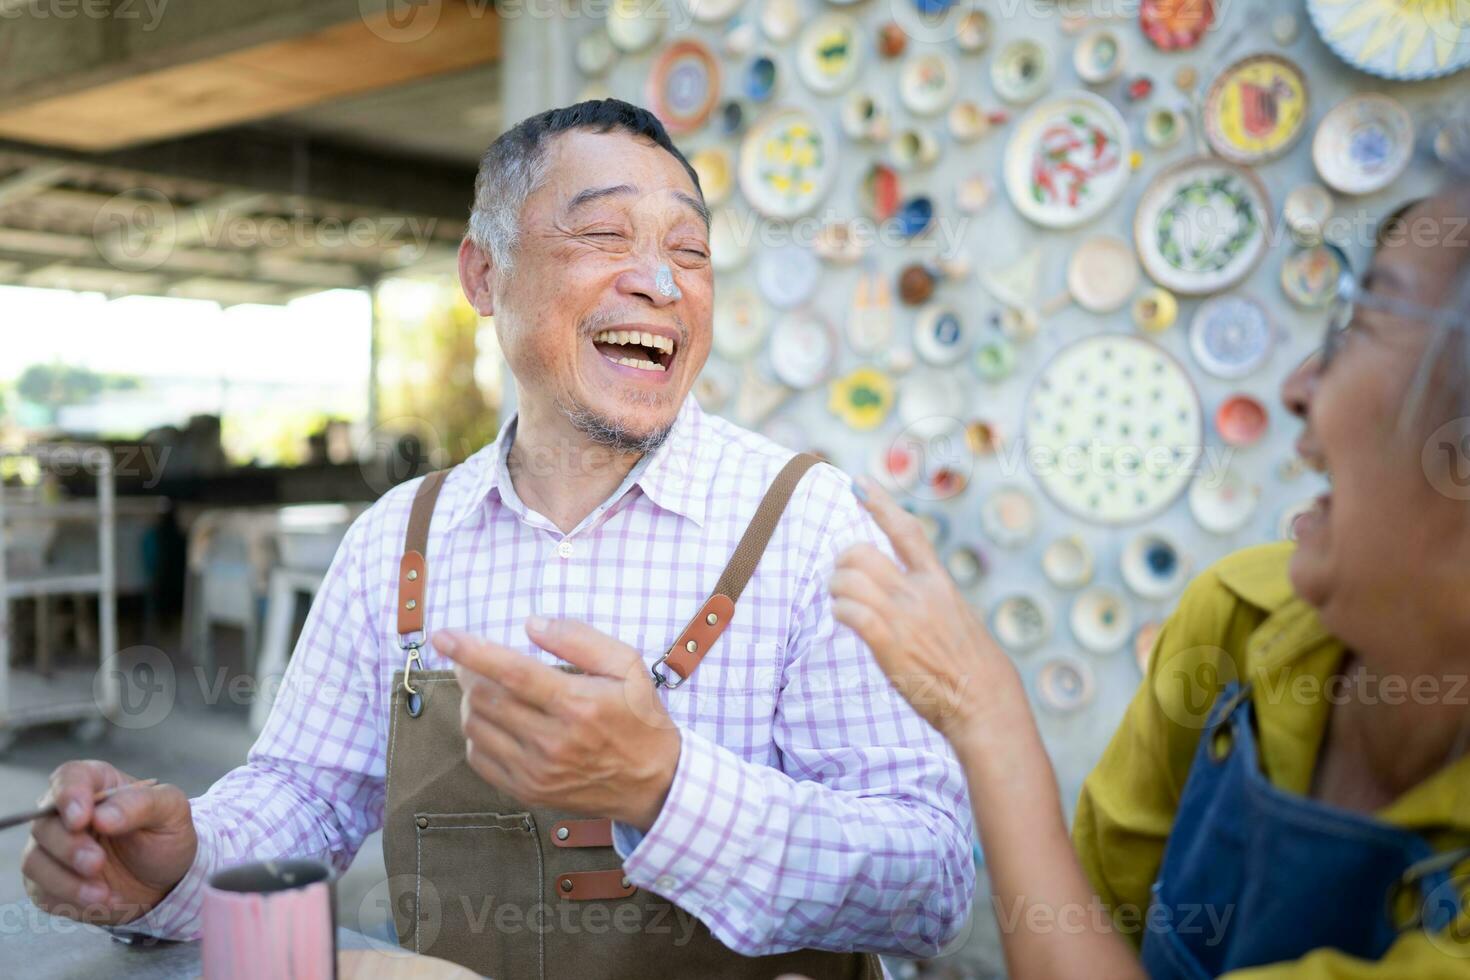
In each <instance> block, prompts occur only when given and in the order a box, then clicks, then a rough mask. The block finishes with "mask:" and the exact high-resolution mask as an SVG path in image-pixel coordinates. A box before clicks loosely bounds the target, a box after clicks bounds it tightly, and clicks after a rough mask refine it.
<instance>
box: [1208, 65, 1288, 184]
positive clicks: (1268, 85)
mask: <svg viewBox="0 0 1470 980" xmlns="http://www.w3.org/2000/svg"><path fill="white" fill-rule="evenodd" d="M1307 111H1308V103H1307V78H1306V75H1304V74H1303V73H1302V70H1301V69H1300V68H1298V67H1297V66H1296V65H1295V64H1294V63H1292V62H1290V61H1288V60H1287V59H1285V58H1283V57H1280V56H1279V55H1274V54H1257V55H1251V56H1250V57H1247V58H1242V59H1241V60H1239V61H1237V62H1236V63H1235V64H1233V65H1231V66H1230V67H1228V68H1226V69H1225V70H1224V71H1222V72H1221V73H1220V75H1219V76H1218V77H1217V78H1216V79H1215V80H1214V82H1212V83H1211V84H1210V88H1209V91H1208V92H1207V93H1206V94H1205V102H1204V107H1203V109H1202V110H1201V112H1202V115H1203V120H1204V131H1205V138H1206V139H1207V140H1209V143H1210V147H1211V148H1212V149H1213V150H1214V151H1215V152H1216V153H1218V154H1220V156H1222V157H1224V158H1225V159H1226V160H1230V161H1232V162H1234V163H1244V164H1256V163H1264V162H1265V161H1267V160H1274V159H1275V158H1277V157H1279V156H1281V155H1282V154H1283V153H1285V152H1286V151H1287V150H1289V149H1291V147H1292V145H1293V144H1295V143H1296V141H1297V139H1298V138H1299V137H1300V136H1301V135H1302V133H1303V131H1305V129H1306V126H1307V118H1308V117H1307Z"/></svg>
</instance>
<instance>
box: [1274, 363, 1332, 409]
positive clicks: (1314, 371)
mask: <svg viewBox="0 0 1470 980" xmlns="http://www.w3.org/2000/svg"><path fill="white" fill-rule="evenodd" d="M1321 371H1322V354H1321V352H1320V351H1318V352H1316V353H1313V354H1312V355H1311V356H1309V357H1308V358H1307V359H1306V360H1304V361H1302V362H1301V363H1300V364H1298V365H1297V366H1296V368H1295V369H1294V370H1293V371H1292V372H1291V373H1290V374H1288V375H1287V376H1286V380H1285V381H1284V382H1282V384H1281V403H1282V404H1283V405H1285V406H1286V410H1287V411H1288V412H1290V413H1291V414H1293V415H1295V416H1296V417H1297V418H1299V419H1305V418H1306V417H1307V409H1308V408H1310V407H1311V403H1312V395H1313V394H1314V393H1315V392H1316V390H1317V376H1318V375H1319V374H1320V373H1321Z"/></svg>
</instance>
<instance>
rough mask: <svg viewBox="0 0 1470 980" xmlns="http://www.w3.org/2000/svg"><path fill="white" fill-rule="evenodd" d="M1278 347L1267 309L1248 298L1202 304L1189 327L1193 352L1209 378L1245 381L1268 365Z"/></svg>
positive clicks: (1234, 297) (1242, 297)
mask: <svg viewBox="0 0 1470 980" xmlns="http://www.w3.org/2000/svg"><path fill="white" fill-rule="evenodd" d="M1275 346H1276V338H1275V333H1274V331H1273V330H1272V328H1271V318H1270V316H1269V315H1267V313H1266V308H1265V307H1264V306H1262V305H1261V304H1260V303H1258V302H1256V301H1255V300H1253V299H1251V298H1249V297H1247V296H1216V297H1215V298H1213V299H1210V300H1206V301H1205V302H1203V303H1201V304H1200V306H1199V309H1197V310H1195V313H1194V320H1193V321H1191V322H1190V325H1189V349H1190V352H1191V353H1193V354H1194V359H1195V361H1196V362H1197V363H1198V364H1199V366H1200V367H1201V368H1203V369H1204V371H1205V373H1206V374H1209V375H1212V376H1214V377H1216V378H1227V379H1235V378H1243V377H1245V376H1246V375H1248V374H1253V373H1254V372H1256V371H1257V370H1259V369H1260V367H1261V366H1262V365H1263V364H1265V363H1266V361H1267V359H1268V358H1270V356H1271V351H1272V349H1273V348H1275Z"/></svg>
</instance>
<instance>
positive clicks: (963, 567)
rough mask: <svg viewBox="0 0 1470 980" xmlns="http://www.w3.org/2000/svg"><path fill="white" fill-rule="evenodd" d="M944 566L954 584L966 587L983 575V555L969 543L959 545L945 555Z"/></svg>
mask: <svg viewBox="0 0 1470 980" xmlns="http://www.w3.org/2000/svg"><path fill="white" fill-rule="evenodd" d="M944 567H945V569H946V570H947V571H948V572H949V577H950V578H952V579H954V584H955V585H957V586H959V587H960V588H962V589H968V588H970V587H971V586H973V585H975V584H976V583H977V582H979V581H980V580H981V579H982V578H984V577H985V556H984V555H982V554H980V552H978V551H976V550H975V549H974V548H971V547H970V546H969V545H960V546H959V547H958V548H955V549H954V550H953V551H951V552H950V553H949V554H948V555H946V556H945V558H944Z"/></svg>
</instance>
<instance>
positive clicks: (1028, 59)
mask: <svg viewBox="0 0 1470 980" xmlns="http://www.w3.org/2000/svg"><path fill="white" fill-rule="evenodd" d="M1053 71H1054V69H1053V67H1052V61H1051V53H1050V52H1049V51H1048V50H1047V48H1046V47H1045V46H1044V45H1042V44H1039V43H1038V42H1036V41H1033V40H1030V39H1025V40H1020V41H1012V42H1011V43H1009V44H1007V45H1006V46H1005V47H1003V48H1001V50H1000V53H999V54H997V55H996V56H995V59H994V60H992V61H991V62H990V84H991V85H992V86H994V88H995V94H996V95H998V96H1000V97H1001V99H1002V100H1004V101H1006V102H1009V103H1011V104H1012V105H1025V104H1026V103H1028V102H1035V101H1036V100H1037V99H1039V98H1041V95H1042V93H1043V92H1045V91H1046V90H1047V89H1048V88H1050V87H1051V79H1052V72H1053Z"/></svg>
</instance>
